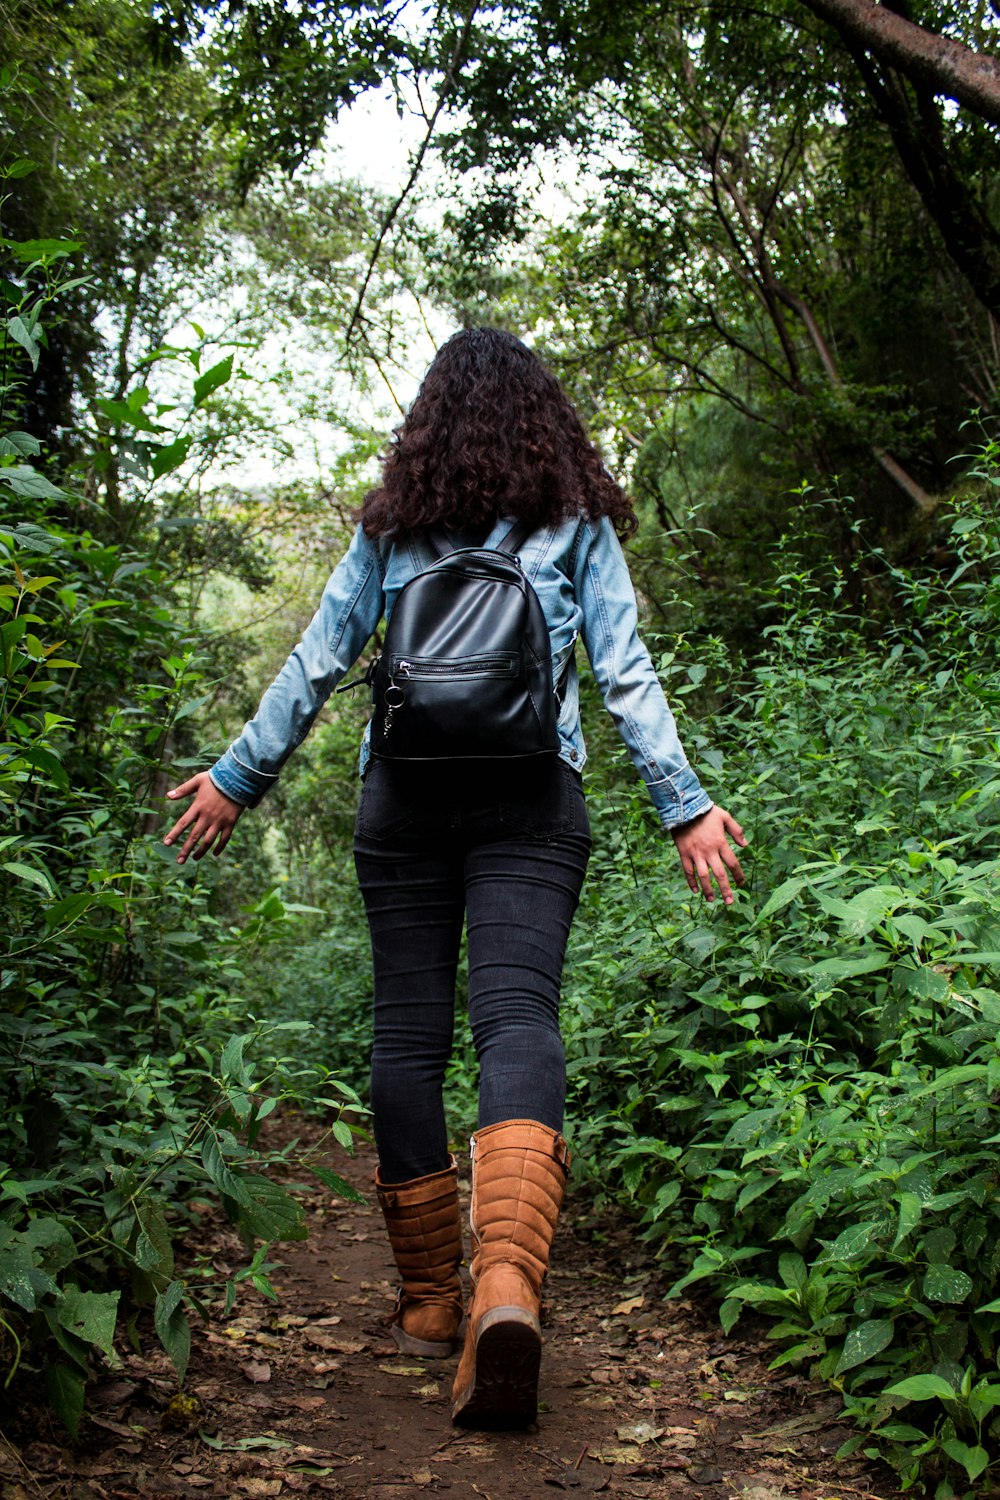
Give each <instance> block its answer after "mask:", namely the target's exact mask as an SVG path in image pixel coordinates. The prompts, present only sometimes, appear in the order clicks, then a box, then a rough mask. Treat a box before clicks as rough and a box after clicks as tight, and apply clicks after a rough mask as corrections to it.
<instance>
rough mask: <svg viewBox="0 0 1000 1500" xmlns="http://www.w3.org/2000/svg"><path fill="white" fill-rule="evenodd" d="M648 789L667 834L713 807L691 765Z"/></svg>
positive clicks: (653, 783) (649, 783) (653, 782)
mask: <svg viewBox="0 0 1000 1500" xmlns="http://www.w3.org/2000/svg"><path fill="white" fill-rule="evenodd" d="M646 786H647V790H648V791H649V795H650V798H651V799H652V803H653V806H654V807H655V808H656V811H657V812H658V813H659V815H660V825H661V827H662V828H663V830H664V832H665V833H669V832H671V831H672V830H673V829H674V828H681V827H683V825H684V824H685V823H690V822H691V819H692V818H697V817H700V815H701V814H702V813H706V812H708V810H709V808H710V807H711V806H712V805H713V804H712V799H711V797H710V796H709V795H708V793H707V792H706V791H705V789H704V787H703V786H702V785H701V782H700V781H699V780H698V778H697V776H696V775H695V774H694V772H693V771H692V769H691V767H690V766H685V767H684V769H683V770H682V771H678V772H677V773H676V774H675V775H673V776H665V777H664V778H663V780H662V781H649V782H647V783H646Z"/></svg>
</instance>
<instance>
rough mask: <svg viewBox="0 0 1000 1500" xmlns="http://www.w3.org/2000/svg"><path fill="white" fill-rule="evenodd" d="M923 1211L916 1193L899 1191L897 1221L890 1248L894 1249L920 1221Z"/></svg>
mask: <svg viewBox="0 0 1000 1500" xmlns="http://www.w3.org/2000/svg"><path fill="white" fill-rule="evenodd" d="M922 1212H923V1204H922V1203H921V1201H920V1199H919V1198H918V1197H917V1195H916V1193H900V1195H899V1221H898V1224H897V1226H896V1238H895V1239H894V1240H893V1242H892V1248H893V1249H894V1250H896V1249H897V1248H898V1247H899V1246H900V1245H901V1244H902V1243H903V1241H904V1240H905V1239H906V1236H907V1235H908V1234H910V1233H911V1232H912V1231H913V1230H914V1229H916V1227H917V1225H918V1224H919V1223H920V1215H921V1213H922Z"/></svg>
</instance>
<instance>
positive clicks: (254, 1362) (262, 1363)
mask: <svg viewBox="0 0 1000 1500" xmlns="http://www.w3.org/2000/svg"><path fill="white" fill-rule="evenodd" d="M240 1369H241V1370H242V1372H243V1374H244V1376H245V1377H246V1379H247V1380H249V1381H251V1382H252V1383H253V1384H254V1385H266V1384H267V1382H268V1381H269V1380H270V1378H271V1366H270V1365H269V1364H268V1363H267V1360H266V1359H251V1360H248V1361H247V1363H246V1364H245V1365H240Z"/></svg>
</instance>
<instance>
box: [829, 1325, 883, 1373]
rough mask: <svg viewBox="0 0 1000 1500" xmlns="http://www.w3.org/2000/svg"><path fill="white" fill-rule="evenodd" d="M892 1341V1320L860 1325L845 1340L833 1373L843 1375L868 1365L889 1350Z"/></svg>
mask: <svg viewBox="0 0 1000 1500" xmlns="http://www.w3.org/2000/svg"><path fill="white" fill-rule="evenodd" d="M892 1340H893V1326H892V1320H891V1319H890V1318H873V1319H872V1320H871V1321H870V1322H868V1323H859V1324H858V1326H857V1327H856V1328H852V1329H851V1331H850V1333H849V1334H848V1335H847V1337H846V1339H845V1340H844V1347H843V1349H842V1350H841V1352H840V1358H839V1359H838V1360H837V1367H836V1369H835V1370H834V1372H833V1373H834V1374H835V1375H843V1374H845V1373H846V1371H848V1370H854V1369H856V1368H857V1366H858V1365H863V1364H867V1362H868V1360H870V1359H874V1358H875V1355H876V1354H881V1353H882V1350H883V1349H888V1347H889V1345H890V1344H891V1343H892Z"/></svg>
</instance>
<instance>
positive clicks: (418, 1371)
mask: <svg viewBox="0 0 1000 1500" xmlns="http://www.w3.org/2000/svg"><path fill="white" fill-rule="evenodd" d="M379 1369H380V1370H384V1371H385V1373H386V1374H387V1375H426V1373H427V1372H426V1370H425V1369H424V1367H423V1365H379Z"/></svg>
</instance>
